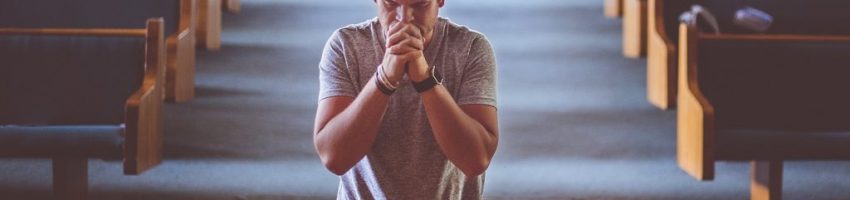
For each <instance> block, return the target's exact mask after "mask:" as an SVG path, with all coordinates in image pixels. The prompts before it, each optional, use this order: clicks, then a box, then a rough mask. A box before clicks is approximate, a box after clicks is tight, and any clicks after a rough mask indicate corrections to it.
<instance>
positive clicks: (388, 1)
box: [384, 0, 398, 7]
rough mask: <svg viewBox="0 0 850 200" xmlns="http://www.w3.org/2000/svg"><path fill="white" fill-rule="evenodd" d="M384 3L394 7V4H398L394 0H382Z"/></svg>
mask: <svg viewBox="0 0 850 200" xmlns="http://www.w3.org/2000/svg"><path fill="white" fill-rule="evenodd" d="M384 4H385V5H386V6H387V7H396V6H398V3H396V2H395V1H392V0H384Z"/></svg>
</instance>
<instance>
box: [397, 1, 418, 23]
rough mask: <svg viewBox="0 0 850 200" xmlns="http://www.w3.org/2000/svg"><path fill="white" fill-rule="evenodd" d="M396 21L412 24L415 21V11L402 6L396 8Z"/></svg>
mask: <svg viewBox="0 0 850 200" xmlns="http://www.w3.org/2000/svg"><path fill="white" fill-rule="evenodd" d="M395 12H396V13H395V17H396V20H397V21H399V22H403V23H404V22H412V21H413V19H414V18H413V9H412V8H411V7H410V6H407V5H400V6H398V7H396V10H395Z"/></svg>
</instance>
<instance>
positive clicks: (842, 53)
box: [696, 35, 850, 131]
mask: <svg viewBox="0 0 850 200" xmlns="http://www.w3.org/2000/svg"><path fill="white" fill-rule="evenodd" d="M696 51H697V56H698V60H697V65H698V66H699V68H697V74H698V80H699V86H700V89H701V90H702V92H703V94H704V95H705V96H706V98H708V100H709V101H710V102H711V103H712V105H714V108H715V112H716V119H717V121H716V126H717V128H718V129H729V128H736V129H737V128H745V129H779V130H806V131H811V130H832V129H837V130H850V121H848V120H850V92H847V91H848V87H850V39H847V38H843V39H839V38H834V39H832V38H827V37H802V36H756V37H748V36H734V35H726V36H713V35H704V36H701V37H700V38H699V42H698V45H697V48H696Z"/></svg>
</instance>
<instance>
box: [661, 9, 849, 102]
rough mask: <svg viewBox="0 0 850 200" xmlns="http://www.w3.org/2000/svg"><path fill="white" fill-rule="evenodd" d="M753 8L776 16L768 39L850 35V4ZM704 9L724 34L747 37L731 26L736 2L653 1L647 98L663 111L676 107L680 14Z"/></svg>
mask: <svg viewBox="0 0 850 200" xmlns="http://www.w3.org/2000/svg"><path fill="white" fill-rule="evenodd" d="M746 3H747V4H748V5H750V6H753V7H755V8H758V9H760V10H764V11H766V12H768V13H770V14H771V15H772V16H773V17H774V23H773V25H772V26H771V28H770V29H769V30H768V32H767V33H766V34H802V35H840V34H844V35H850V26H842V25H843V24H846V22H847V21H850V14H847V12H846V8H850V1H845V0H750V1H746ZM693 4H700V5H702V6H704V7H705V8H707V9H708V10H710V11H711V12H712V13H713V14H714V15H715V16H716V17H717V19H718V22H719V23H720V28H721V31H723V32H724V33H747V32H748V31H747V30H744V29H742V28H739V27H736V26H734V25H732V19H733V16H734V12H735V11H736V10H737V9H738V8H740V7H741V6H742V4H741V1H736V0H718V1H714V0H712V1H706V0H649V5H648V7H649V8H648V11H649V15H648V17H649V19H648V26H649V33H648V37H649V38H648V41H647V42H648V51H647V59H646V61H647V99H648V100H649V102H650V103H652V104H653V105H655V106H656V107H658V108H661V109H668V108H672V107H674V106H675V104H676V88H677V86H676V77H677V73H676V71H677V64H678V61H677V59H678V57H677V56H678V53H677V42H678V38H679V36H678V25H679V15H680V14H682V13H683V12H685V11H686V10H690V7H691V5H693Z"/></svg>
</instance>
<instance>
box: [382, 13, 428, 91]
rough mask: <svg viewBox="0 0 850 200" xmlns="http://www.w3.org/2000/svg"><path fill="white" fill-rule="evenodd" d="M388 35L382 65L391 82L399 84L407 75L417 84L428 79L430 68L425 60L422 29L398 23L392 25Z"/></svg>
mask: <svg viewBox="0 0 850 200" xmlns="http://www.w3.org/2000/svg"><path fill="white" fill-rule="evenodd" d="M386 34H387V35H386V36H387V37H386V40H387V43H386V44H385V48H386V51H385V52H384V60H383V61H382V64H381V65H382V67H383V70H384V73H385V74H386V75H387V78H388V79H389V81H391V82H393V83H398V82H399V81H400V80H401V79H402V78H403V77H404V75H405V74H406V75H407V76H408V78H410V80H412V81H415V82H420V81H422V80H425V79H426V78H428V76H430V74H429V70H430V67H429V66H428V62H427V61H426V60H425V53H424V49H425V37H424V36H423V34H424V33H422V29H421V28H419V27H418V26H417V25H415V24H411V23H402V22H397V23H393V24H391V25H390V27H389V29H387V33H386ZM378 70H382V69H378Z"/></svg>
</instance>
